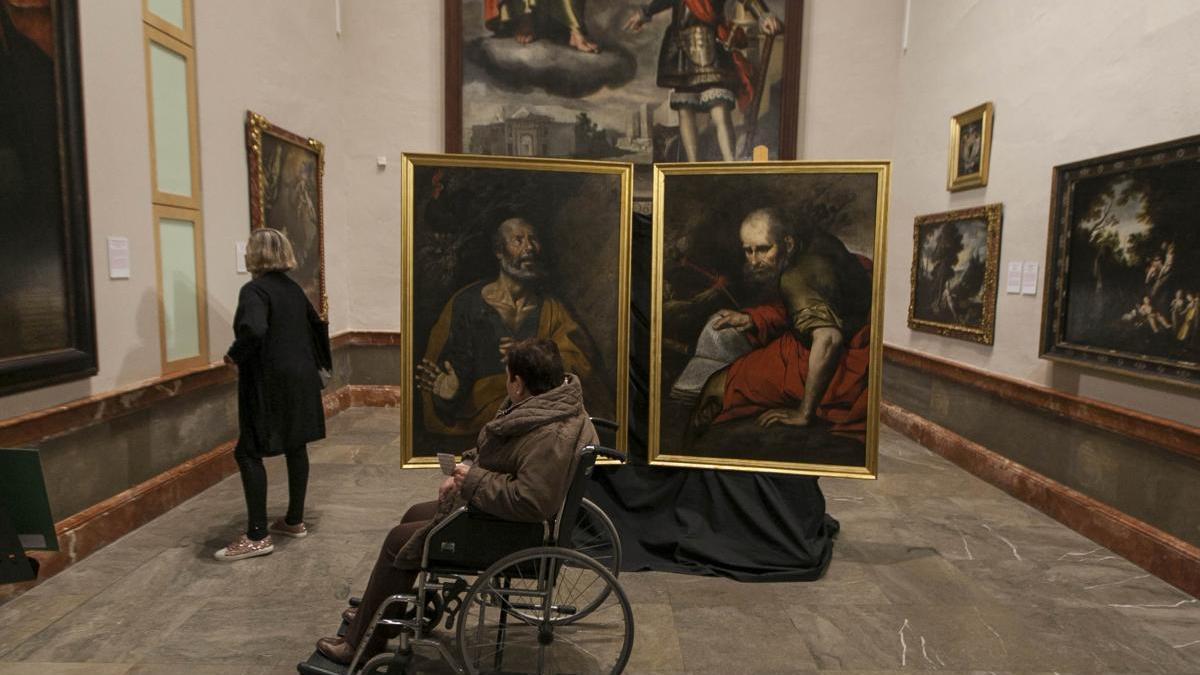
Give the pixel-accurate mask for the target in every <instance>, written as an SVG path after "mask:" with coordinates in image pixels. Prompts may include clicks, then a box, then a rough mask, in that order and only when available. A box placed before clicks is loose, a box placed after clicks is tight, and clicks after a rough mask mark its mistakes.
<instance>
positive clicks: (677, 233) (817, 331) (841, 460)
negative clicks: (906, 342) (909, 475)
mask: <svg viewBox="0 0 1200 675" xmlns="http://www.w3.org/2000/svg"><path fill="white" fill-rule="evenodd" d="M889 174H890V165H889V164H888V163H887V162H833V163H829V162H774V163H734V164H691V165H688V164H666V165H663V164H660V165H656V166H655V173H654V208H655V210H654V242H653V249H654V250H653V260H654V265H655V268H654V271H653V274H652V277H651V279H652V289H651V300H652V303H653V311H652V320H651V357H650V358H651V373H650V425H649V444H650V453H649V454H650V461H651V463H652V464H671V465H681V466H694V467H707V468H720V469H737V470H747V471H775V472H782V473H801V474H813V475H832V476H845V477H856V478H873V477H874V476H875V473H876V465H877V454H878V435H879V390H880V376H881V372H880V362H881V356H882V331H881V327H882V319H883V278H884V276H883V275H884V270H883V260H884V245H885V241H886V232H885V229H886V223H887V195H888V181H889Z"/></svg>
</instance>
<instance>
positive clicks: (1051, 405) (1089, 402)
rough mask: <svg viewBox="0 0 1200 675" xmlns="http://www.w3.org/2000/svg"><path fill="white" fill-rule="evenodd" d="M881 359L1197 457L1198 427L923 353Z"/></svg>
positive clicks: (891, 353) (886, 350) (887, 348)
mask: <svg viewBox="0 0 1200 675" xmlns="http://www.w3.org/2000/svg"><path fill="white" fill-rule="evenodd" d="M883 358H884V360H885V361H887V362H891V363H896V364H898V365H902V366H906V367H908V368H912V369H914V370H919V371H921V372H925V373H929V374H930V375H934V376H937V377H941V378H944V379H947V380H951V381H953V382H957V383H959V384H965V385H969V386H971V387H974V388H976V389H979V390H981V391H985V392H987V393H989V394H993V395H996V396H999V397H1001V398H1003V399H1005V400H1006V401H1009V402H1015V403H1021V404H1024V405H1026V406H1029V407H1032V408H1036V409H1039V410H1044V411H1047V412H1050V413H1053V414H1055V415H1058V416H1060V417H1065V418H1067V419H1070V420H1072V421H1074V422H1079V423H1081V424H1086V425H1088V426H1092V427H1097V428H1100V429H1104V430H1106V431H1111V432H1113V433H1117V434H1121V435H1123V436H1128V437H1130V438H1134V439H1137V440H1139V441H1144V442H1147V443H1152V444H1154V445H1157V446H1159V447H1162V448H1166V449H1168V450H1171V451H1172V452H1176V453H1179V454H1181V455H1186V456H1188V457H1194V458H1198V459H1200V428H1197V427H1192V426H1188V425H1186V424H1181V423H1179V422H1175V421H1172V420H1168V419H1163V418H1161V417H1155V416H1153V415H1147V414H1145V413H1141V412H1137V411H1135V410H1129V409H1128V408H1121V407H1118V406H1115V405H1111V404H1109V403H1104V402H1102V401H1097V400H1095V399H1089V398H1084V397H1082V396H1076V395H1074V394H1067V393H1064V392H1061V391H1056V390H1054V389H1050V388H1048V387H1042V386H1039V385H1036V384H1031V383H1029V382H1022V381H1021V380H1017V379H1013V378H1009V377H1005V376H1003V375H997V374H995V373H989V372H987V371H984V370H979V369H978V368H972V367H970V366H966V365H963V364H961V363H955V362H953V361H948V360H946V359H941V358H938V357H936V356H930V355H928V354H921V353H918V352H914V351H910V350H907V349H901V348H899V347H895V346H892V345H884V346H883Z"/></svg>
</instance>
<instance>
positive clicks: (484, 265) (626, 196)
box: [402, 155, 632, 465]
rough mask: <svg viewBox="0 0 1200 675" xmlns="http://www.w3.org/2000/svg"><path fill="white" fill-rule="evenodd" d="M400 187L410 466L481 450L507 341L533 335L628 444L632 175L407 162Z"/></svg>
mask: <svg viewBox="0 0 1200 675" xmlns="http://www.w3.org/2000/svg"><path fill="white" fill-rule="evenodd" d="M404 182H405V190H404V194H405V203H404V212H403V213H404V225H403V236H404V240H403V244H404V258H403V259H404V260H405V263H406V268H405V271H404V280H405V282H404V283H405V289H406V290H405V300H404V303H403V312H404V319H403V320H404V330H403V343H404V344H403V348H402V349H403V352H402V353H403V357H402V358H403V370H404V374H403V378H404V379H403V380H402V381H403V382H405V383H407V386H408V387H409V388H410V389H409V391H408V392H407V393H406V394H405V397H404V398H405V406H406V414H405V416H404V419H405V422H404V425H405V430H404V436H403V438H404V440H403V441H402V447H403V456H404V460H405V462H406V463H408V464H415V465H420V464H424V463H430V462H433V463H436V455H437V453H439V452H456V453H457V452H462V451H463V450H466V449H468V448H471V447H473V446H474V445H475V441H476V436H477V435H478V433H479V430H480V428H482V427H483V425H484V424H485V423H487V422H488V421H490V420H491V419H493V418H494V417H495V416H496V414H497V411H499V410H500V409H502V408H503V406H504V405H505V400H506V396H507V390H506V387H505V383H506V379H507V378H506V375H505V363H504V359H505V355H506V353H507V351H508V349H509V347H510V346H511V345H512V344H513V343H514V342H516V341H518V340H523V339H527V338H533V337H538V338H545V339H549V340H552V341H554V343H555V344H556V345H557V346H558V350H559V353H560V354H561V355H562V359H563V363H564V365H565V366H566V370H567V372H568V373H569V374H571V375H573V376H575V377H578V378H579V380H580V382H581V384H582V386H583V392H584V402H585V405H586V407H587V409H588V412H589V413H591V414H592V415H593V416H596V417H602V418H605V419H608V420H612V421H615V422H617V424H618V426H619V427H620V429H621V431H620V433H619V435H618V438H619V439H620V438H622V437H623V436H624V431H623V430H624V420H625V407H626V406H625V395H626V394H625V391H626V381H627V372H628V371H627V368H628V346H627V337H626V332H627V331H626V328H627V326H628V307H629V287H628V270H629V246H630V239H629V237H630V229H631V226H632V223H631V212H630V209H629V201H630V190H631V188H632V167H631V166H630V165H628V164H617V163H608V162H582V161H571V160H538V159H532V160H522V159H508V158H506V159H486V158H471V157H462V156H451V155H405V158H404ZM618 444H623V441H621V440H618Z"/></svg>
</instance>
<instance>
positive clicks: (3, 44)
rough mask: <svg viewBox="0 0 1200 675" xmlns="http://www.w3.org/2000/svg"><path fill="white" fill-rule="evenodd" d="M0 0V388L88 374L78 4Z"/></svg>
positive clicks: (91, 360) (91, 331) (91, 348)
mask: <svg viewBox="0 0 1200 675" xmlns="http://www.w3.org/2000/svg"><path fill="white" fill-rule="evenodd" d="M8 5H9V3H8V2H0V239H3V241H4V246H3V247H2V250H0V316H3V317H5V319H4V320H5V322H7V323H9V325H10V327H11V328H10V329H6V330H3V331H0V395H5V394H10V393H13V392H16V391H21V390H25V389H31V388H35V387H43V386H46V385H48V384H52V383H55V382H62V381H65V380H72V379H79V378H84V377H88V376H90V375H93V374H95V373H96V366H97V357H96V336H95V326H94V323H93V316H92V313H93V312H92V269H91V256H90V251H91V248H90V234H89V229H88V196H87V179H86V174H85V170H86V165H85V159H84V154H85V153H84V137H83V124H84V120H83V105H82V91H81V86H82V80H81V74H80V58H79V22H78V8H77V6H76V3H75V1H74V0H60V1H57V2H54V3H52V4H47V5H46V6H44V7H41V6H37V7H32V8H22V9H21V15H20V16H21V19H22V21H21V23H20V25H18V24H17V23H15V22H14V21H13V19H12V14H11V13H10V7H9V6H8Z"/></svg>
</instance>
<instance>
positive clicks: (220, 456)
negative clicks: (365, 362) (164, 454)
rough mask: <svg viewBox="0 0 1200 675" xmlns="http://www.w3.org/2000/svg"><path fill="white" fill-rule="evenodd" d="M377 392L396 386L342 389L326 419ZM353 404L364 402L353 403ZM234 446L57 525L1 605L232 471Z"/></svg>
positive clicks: (380, 397) (0, 597) (330, 401)
mask: <svg viewBox="0 0 1200 675" xmlns="http://www.w3.org/2000/svg"><path fill="white" fill-rule="evenodd" d="M379 389H397V390H398V389H399V388H398V387H374V386H366V385H348V386H344V387H341V388H339V389H338V390H337V391H334V392H331V393H328V394H325V396H324V398H323V403H324V405H325V416H326V417H327V418H328V417H333V416H334V415H337V414H338V413H340V412H342V411H343V410H345V409H347V408H349V407H352V406H354V405H372V406H373V407H390V405H389V404H388V403H387V401H388V400H391V399H389V396H388V394H387V392H378V391H376V390H379ZM397 393H398V391H397ZM356 400H359V401H364V402H365V403H355V401H356ZM391 405H394V404H391ZM234 445H236V441H228V442H225V443H222V444H221V445H219V446H217V447H216V448H214V449H212V450H210V451H208V452H206V453H204V454H202V455H198V456H196V457H194V458H192V459H190V460H188V461H186V462H184V463H183V464H180V465H178V466H176V467H174V468H172V469H170V470H168V471H164V472H163V473H161V474H159V475H157V476H155V477H154V478H151V479H150V480H147V481H145V482H143V483H140V484H138V485H135V486H134V487H132V488H129V489H128V490H125V491H123V492H120V493H118V494H116V495H113V496H112V497H109V498H108V499H106V500H104V501H102V502H100V503H98V504H96V505H95V506H91V507H89V508H87V509H84V510H83V511H80V512H79V513H76V514H75V515H73V516H70V517H68V518H65V519H63V520H61V521H59V522H58V523H57V524H56V525H55V531H56V533H57V534H58V546H59V550H58V551H52V552H51V551H45V552H43V551H33V552H31V553H30V556H31V557H34V558H36V559H37V560H38V562H39V563H40V564H41V569H40V570H39V571H38V578H37V580H36V581H32V582H28V583H25V584H8V585H3V586H0V602H3V601H4V600H7V599H9V598H11V597H15V596H16V595H19V594H20V593H22V592H24V591H25V590H27V589H29V588H32V587H33V586H35V585H36V584H38V583H40V582H42V581H44V580H46V579H48V578H50V577H52V576H54V575H55V574H58V573H59V572H61V571H63V570H64V569H66V568H67V567H69V566H71V565H73V564H75V563H76V562H79V561H80V560H83V559H84V558H86V557H87V556H89V555H91V554H92V553H95V552H96V551H98V550H100V549H101V548H103V547H104V546H107V545H108V544H110V543H112V542H114V541H116V540H117V539H120V538H121V537H123V536H125V535H126V534H129V533H130V532H132V531H133V530H135V529H137V528H139V527H141V526H142V525H145V524H146V523H148V522H150V521H151V520H154V519H155V518H157V517H159V516H161V515H163V514H164V513H166V512H167V511H170V510H171V509H173V508H175V507H176V506H178V505H180V504H182V503H183V502H185V501H187V500H188V499H191V498H192V497H195V496H196V495H198V494H200V493H201V492H203V491H204V490H207V489H208V488H210V487H212V486H213V485H216V484H217V483H218V482H220V481H221V480H223V479H224V478H226V477H227V476H230V475H232V474H234V473H236V472H237V463H236V462H235V461H234V459H233V448H234Z"/></svg>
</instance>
